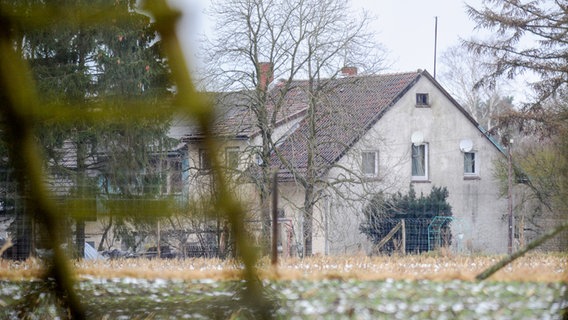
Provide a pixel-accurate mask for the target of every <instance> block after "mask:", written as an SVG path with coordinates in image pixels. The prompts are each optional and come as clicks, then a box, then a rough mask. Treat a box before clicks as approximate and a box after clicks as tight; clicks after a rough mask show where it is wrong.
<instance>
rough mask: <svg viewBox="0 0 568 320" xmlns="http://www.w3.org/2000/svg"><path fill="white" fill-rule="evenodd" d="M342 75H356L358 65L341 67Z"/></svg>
mask: <svg viewBox="0 0 568 320" xmlns="http://www.w3.org/2000/svg"><path fill="white" fill-rule="evenodd" d="M341 75H342V76H344V77H351V76H356V75H357V67H343V68H341Z"/></svg>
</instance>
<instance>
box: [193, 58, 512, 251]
mask: <svg viewBox="0 0 568 320" xmlns="http://www.w3.org/2000/svg"><path fill="white" fill-rule="evenodd" d="M343 71H344V75H343V76H342V77H338V78H336V79H327V80H322V81H320V82H318V83H316V84H315V86H317V90H313V88H314V83H310V82H309V81H301V80H299V81H292V82H291V83H290V84H289V86H288V87H287V88H286V90H283V89H282V88H281V87H282V84H280V83H278V82H277V83H276V84H272V85H271V86H270V87H269V94H270V95H271V96H272V97H278V98H281V99H268V105H267V106H266V108H267V109H268V110H274V109H275V108H277V107H280V109H281V111H280V113H278V119H277V121H275V124H276V126H275V128H274V131H273V136H272V138H273V141H274V151H273V153H272V157H271V161H270V163H271V164H270V166H271V168H272V170H273V171H275V172H278V181H279V208H280V212H281V216H282V218H283V219H286V221H290V222H291V226H290V227H289V230H292V231H290V237H289V238H290V239H291V240H289V241H291V242H292V243H288V244H287V245H288V247H295V248H297V249H298V252H300V253H301V252H302V251H303V250H305V248H302V244H303V243H304V241H303V240H304V239H303V238H304V237H307V235H308V234H309V235H310V236H311V237H310V238H311V239H310V240H311V246H312V248H311V249H312V250H311V251H312V253H313V254H353V253H356V252H365V253H369V252H371V250H372V244H371V243H370V242H369V241H368V240H367V239H366V237H365V235H363V234H362V233H361V232H360V231H359V226H360V224H361V222H362V221H363V214H362V210H363V207H364V206H365V205H366V204H367V203H368V202H369V200H370V199H371V197H372V196H373V195H375V194H377V193H384V194H393V193H396V192H401V193H407V192H408V191H409V189H410V188H411V187H412V188H413V189H414V190H415V191H416V193H417V194H419V195H420V194H428V193H429V192H430V190H431V189H432V188H433V187H445V188H447V190H448V192H449V197H448V202H449V203H450V205H451V207H452V217H451V219H450V220H451V221H448V223H450V225H451V232H452V240H451V246H452V249H453V250H457V251H468V252H484V253H504V252H506V251H507V246H508V221H507V219H506V214H507V199H506V198H504V197H501V196H500V191H499V184H498V181H497V180H496V178H495V177H494V165H495V160H497V159H499V158H504V157H505V152H504V150H503V149H502V148H501V147H500V146H499V145H498V144H497V143H496V142H495V141H494V140H492V138H491V137H490V136H489V135H488V134H487V132H485V130H484V129H483V128H481V127H480V126H479V125H478V123H477V122H476V121H475V120H474V119H473V118H472V117H471V116H470V115H469V114H468V113H467V112H466V111H465V110H464V108H462V107H461V106H460V105H459V104H458V103H457V102H456V101H455V100H454V99H453V98H452V97H451V96H450V95H449V94H448V93H447V92H446V91H445V90H444V89H443V88H442V86H441V85H440V84H439V83H438V82H437V81H436V80H435V79H434V78H433V77H432V76H431V75H430V74H429V73H428V72H426V71H420V70H419V71H417V72H408V73H395V74H384V75H357V69H356V68H346V69H344V70H343ZM316 95H317V96H316ZM238 96H239V94H233V95H230V96H224V99H226V100H224V103H222V104H223V105H225V108H226V109H225V110H229V111H227V112H225V113H223V116H222V117H221V119H220V121H218V127H219V129H220V131H219V132H220V136H222V138H223V142H224V145H225V147H226V148H225V149H224V150H223V152H221V153H223V154H221V156H223V157H224V158H225V163H226V164H227V167H228V168H231V169H235V170H237V171H238V172H240V173H241V174H242V175H241V177H242V176H243V175H247V176H248V180H247V179H243V180H240V182H241V187H242V188H245V189H246V190H247V191H246V192H245V194H247V196H248V198H249V200H250V205H251V210H252V211H254V210H257V211H258V210H259V208H258V206H257V207H254V203H255V202H258V200H257V197H255V196H254V187H253V186H251V184H253V183H251V179H253V178H254V172H255V171H254V170H251V167H252V168H254V166H255V165H258V162H257V161H256V160H258V159H255V157H254V156H252V155H254V153H255V151H256V150H257V148H259V147H260V143H261V140H260V137H259V132H258V129H257V126H256V125H255V122H254V120H253V119H254V117H253V115H252V112H251V111H250V108H248V107H247V103H248V102H247V101H246V99H245V100H243V99H239V97H238ZM274 101H279V103H280V104H279V105H276V104H275V102H274ZM227 106H228V107H227ZM231 106H232V107H231ZM182 141H183V142H184V143H185V150H186V154H185V156H184V157H186V158H187V161H186V164H187V168H185V169H186V170H187V171H189V172H191V173H190V174H189V175H188V179H189V180H188V181H194V182H193V183H188V186H187V188H188V190H189V193H193V194H195V193H194V191H192V190H195V188H200V186H201V187H202V186H203V181H202V180H201V181H199V182H195V181H197V180H195V177H201V178H203V176H199V172H203V170H207V169H208V160H207V157H208V155H207V154H206V152H205V151H204V150H203V149H201V148H200V143H199V141H200V138H199V134H196V133H195V132H189V133H187V134H185V135H183V137H182ZM251 172H252V174H251ZM192 177H193V178H192ZM251 177H252V178H251ZM247 184H248V185H249V187H243V186H245V185H247ZM251 196H252V199H251V198H250V197H251ZM246 198H247V197H243V199H246ZM306 212H309V215H306ZM309 217H311V219H309ZM307 219H309V221H306V220H307ZM434 229H435V227H434ZM305 230H309V231H308V232H305ZM435 231H436V230H434V232H435ZM438 231H439V230H438ZM308 237H309V236H308ZM448 244H450V242H448Z"/></svg>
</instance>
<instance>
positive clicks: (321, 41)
mask: <svg viewBox="0 0 568 320" xmlns="http://www.w3.org/2000/svg"><path fill="white" fill-rule="evenodd" d="M212 14H213V15H214V16H215V19H216V21H218V25H217V30H218V34H217V37H216V38H215V39H214V40H213V41H211V42H209V45H208V48H209V49H208V50H206V52H209V53H210V57H209V58H210V60H209V61H208V66H209V70H208V74H209V75H210V76H209V77H208V78H207V79H206V81H207V82H209V83H211V82H213V81H212V80H211V79H215V80H216V81H215V84H216V86H217V88H220V89H222V90H231V89H232V90H235V89H239V90H244V92H247V94H248V95H249V98H248V99H246V105H247V106H248V108H249V111H250V113H251V116H252V119H253V123H254V126H255V134H256V136H257V137H259V141H258V144H257V145H258V146H259V147H258V148H255V149H254V151H253V152H254V153H256V158H257V159H258V163H259V167H260V170H259V171H260V173H259V174H258V175H257V176H256V177H257V179H256V185H257V186H258V191H259V195H260V207H261V210H260V211H261V219H262V220H263V221H264V222H265V223H264V224H263V233H264V235H268V232H269V230H270V229H269V227H268V226H269V224H268V221H269V210H268V209H269V206H268V205H269V200H270V179H271V177H272V175H273V170H274V168H273V165H272V161H273V160H274V158H272V157H271V156H272V153H273V152H274V150H275V149H276V148H275V145H276V143H277V140H279V138H280V136H279V135H278V134H276V133H275V130H276V128H277V127H278V125H279V123H281V122H282V120H283V119H284V118H285V117H287V116H291V115H293V114H294V113H301V112H305V114H306V117H308V118H311V119H314V116H315V114H316V112H315V109H316V106H317V105H318V101H319V100H320V99H322V97H323V94H321V90H322V89H323V87H322V84H323V82H321V81H320V80H321V79H322V78H324V77H327V78H330V77H331V78H332V77H335V76H337V75H338V71H339V70H340V68H341V67H342V66H344V65H353V64H355V63H357V66H358V67H360V68H362V69H365V70H366V71H367V72H372V71H376V70H377V66H378V65H380V64H379V63H378V62H380V61H381V60H382V59H381V57H382V51H381V50H380V47H379V46H377V45H375V42H374V41H372V34H371V33H369V32H368V31H367V24H368V22H369V21H370V18H369V17H368V16H367V15H366V14H365V13H363V14H362V15H354V14H353V13H352V11H351V10H350V9H349V6H348V2H345V1H339V0H300V1H284V0H231V1H222V2H221V1H219V2H215V3H214V4H213V10H212ZM364 62H366V63H364ZM274 78H277V79H279V81H278V84H277V86H278V90H270V89H271V88H272V86H270V85H269V83H270V82H271V81H272V79H274ZM296 78H304V79H307V81H308V83H310V86H309V93H308V96H309V100H307V101H308V104H307V106H306V105H302V106H301V107H297V105H296V107H294V105H290V104H288V103H287V101H286V94H287V92H290V91H291V90H293V89H294V86H295V82H294V80H295V79H296ZM285 107H286V108H287V107H290V108H287V109H284V108H285ZM315 134H316V132H315V129H314V131H313V132H312V135H311V139H312V140H313V138H314V137H315ZM311 146H313V144H312V145H311ZM312 149H313V148H312ZM309 155H310V156H309V157H310V158H311V159H313V158H315V157H316V154H315V152H313V150H312V151H310V152H309ZM309 162H310V163H313V161H312V160H310V161H309ZM293 167H294V166H293V165H292V166H291V167H290V168H293ZM304 174H305V175H304ZM296 177H297V178H298V179H300V180H302V181H303V182H302V185H303V186H304V188H305V190H306V200H305V205H304V209H303V211H304V212H305V217H306V219H304V221H306V223H310V222H307V221H311V219H312V210H313V203H314V199H313V198H314V190H313V188H314V184H313V181H314V179H315V178H316V170H315V168H312V167H310V169H308V170H306V171H304V172H303V173H302V175H299V174H298V175H296ZM304 229H305V232H304V234H305V235H306V236H304V242H305V247H306V248H309V249H306V250H307V253H308V254H309V253H310V252H311V226H310V225H307V224H306V225H305V226H304ZM308 234H309V235H308ZM266 238H268V237H266Z"/></svg>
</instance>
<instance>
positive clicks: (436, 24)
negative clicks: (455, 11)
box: [434, 16, 438, 79]
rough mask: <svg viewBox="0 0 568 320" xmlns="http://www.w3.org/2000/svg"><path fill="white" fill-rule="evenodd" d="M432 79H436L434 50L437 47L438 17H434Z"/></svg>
mask: <svg viewBox="0 0 568 320" xmlns="http://www.w3.org/2000/svg"><path fill="white" fill-rule="evenodd" d="M434 21H435V22H434V79H436V48H437V47H438V16H435V17H434Z"/></svg>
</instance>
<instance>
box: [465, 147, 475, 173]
mask: <svg viewBox="0 0 568 320" xmlns="http://www.w3.org/2000/svg"><path fill="white" fill-rule="evenodd" d="M463 173H464V174H465V175H477V164H476V163H475V152H464V153H463Z"/></svg>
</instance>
